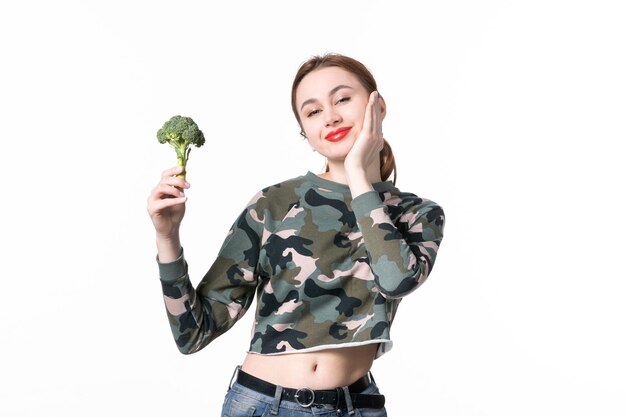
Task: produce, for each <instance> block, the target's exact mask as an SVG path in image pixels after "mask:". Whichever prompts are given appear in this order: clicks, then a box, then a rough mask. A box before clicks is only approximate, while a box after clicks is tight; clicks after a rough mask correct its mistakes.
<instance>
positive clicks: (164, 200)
mask: <svg viewBox="0 0 626 417" xmlns="http://www.w3.org/2000/svg"><path fill="white" fill-rule="evenodd" d="M182 171H183V168H182V167H179V166H176V167H174V168H170V169H168V170H166V171H163V174H162V175H161V181H159V184H157V186H156V187H154V189H153V190H152V192H151V193H150V195H149V196H148V214H149V215H150V219H151V220H152V224H153V225H154V228H155V229H156V233H157V239H164V240H173V241H177V240H178V232H179V230H180V224H181V222H182V220H183V216H184V215H185V202H186V201H187V197H185V194H184V192H183V190H184V189H186V188H189V183H188V182H186V181H185V180H183V179H181V178H177V177H176V175H177V174H180V173H181V172H182Z"/></svg>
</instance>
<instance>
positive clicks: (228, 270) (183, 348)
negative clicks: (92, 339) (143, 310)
mask: <svg viewBox="0 0 626 417" xmlns="http://www.w3.org/2000/svg"><path fill="white" fill-rule="evenodd" d="M171 174H173V175H176V172H174V170H168V171H166V172H165V173H164V175H163V178H162V180H161V183H160V184H159V185H158V186H157V187H156V188H155V190H154V191H153V193H152V194H151V196H150V198H149V199H148V212H149V213H150V215H151V218H152V220H153V222H154V223H155V228H156V229H157V250H158V255H157V263H158V266H159V275H160V279H161V285H162V289H163V297H164V301H165V307H166V311H167V315H168V318H169V323H170V327H171V330H172V335H173V336H174V339H175V341H176V345H177V346H178V349H179V350H180V352H182V353H184V354H189V353H194V352H197V351H199V350H200V349H202V348H203V347H205V346H206V345H208V344H209V343H210V342H211V341H212V340H214V339H215V338H216V337H218V336H219V335H221V334H223V333H224V332H226V331H227V330H228V329H230V328H231V327H232V326H233V325H234V324H235V322H236V321H237V320H239V318H241V317H242V316H243V314H244V313H245V311H246V310H247V309H248V307H249V306H250V304H251V303H252V300H253V298H254V292H255V288H256V283H257V272H256V266H257V263H258V254H259V244H260V240H261V236H262V231H263V223H262V221H261V220H259V217H258V214H257V213H256V210H255V203H256V201H257V200H258V198H259V197H260V193H259V194H258V195H257V196H255V198H254V199H253V200H252V201H251V202H250V204H249V205H248V206H247V207H246V209H245V210H244V211H243V212H242V213H241V214H240V215H239V217H238V218H237V220H236V221H235V223H234V224H233V225H232V227H231V229H230V232H229V233H228V236H227V237H226V239H225V241H224V243H223V244H222V247H221V249H220V251H219V253H218V255H217V258H216V260H215V262H214V263H213V265H212V266H211V268H210V269H209V271H208V272H207V273H206V275H205V276H204V278H203V279H202V281H201V282H200V284H199V285H198V287H197V288H194V287H193V285H192V283H191V280H190V278H189V272H188V266H187V262H186V261H185V257H184V253H183V250H182V247H181V244H180V240H179V238H178V236H179V233H178V229H179V226H180V222H181V220H182V214H184V201H185V200H184V199H182V198H181V194H182V192H181V191H180V190H178V189H177V188H176V187H181V188H182V187H184V188H187V187H188V186H189V185H188V184H187V183H185V182H184V181H182V180H180V179H171V178H169V177H170V176H171ZM181 181H182V183H181ZM169 187H172V188H173V189H171V188H169ZM168 193H169V194H168ZM175 199H176V200H178V202H174V201H167V200H175Z"/></svg>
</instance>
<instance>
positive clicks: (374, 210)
mask: <svg viewBox="0 0 626 417" xmlns="http://www.w3.org/2000/svg"><path fill="white" fill-rule="evenodd" d="M400 205H401V206H404V207H401V209H402V210H403V211H402V214H401V215H399V216H397V217H398V218H397V220H396V222H395V223H394V222H393V221H392V220H391V218H390V216H389V209H388V207H387V206H386V205H385V204H383V202H382V200H381V197H380V195H379V193H378V192H376V191H370V192H367V193H364V194H361V195H359V196H357V197H355V198H354V199H353V200H352V209H353V211H354V213H355V216H356V219H357V224H358V226H359V230H360V231H361V232H362V233H363V240H364V242H365V247H366V249H367V253H368V256H369V261H370V266H371V268H372V271H373V272H374V277H375V280H376V283H377V285H378V287H379V289H380V291H381V293H382V294H383V295H384V296H386V297H388V298H401V297H404V296H405V295H407V294H409V293H410V292H412V291H414V290H415V289H416V288H417V287H419V286H420V285H421V284H422V283H423V282H424V281H425V280H426V278H427V277H428V275H429V274H430V272H431V271H432V268H433V266H434V264H435V259H436V257H437V251H438V249H439V245H440V244H441V240H442V238H443V229H444V223H445V215H444V212H443V209H442V208H441V207H440V206H438V205H437V204H435V203H434V202H432V201H427V200H422V199H421V198H419V197H416V196H409V195H405V196H404V198H403V199H402V201H401V203H400ZM399 208H400V207H399ZM394 217H396V216H394Z"/></svg>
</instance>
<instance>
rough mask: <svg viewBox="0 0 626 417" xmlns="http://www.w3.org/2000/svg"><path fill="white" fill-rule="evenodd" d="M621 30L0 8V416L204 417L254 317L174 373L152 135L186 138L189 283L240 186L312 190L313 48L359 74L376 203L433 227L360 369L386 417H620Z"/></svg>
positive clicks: (44, 5) (205, 260)
mask: <svg viewBox="0 0 626 417" xmlns="http://www.w3.org/2000/svg"><path fill="white" fill-rule="evenodd" d="M409 4H411V5H410V6H409ZM625 12H626V8H625V7H624V6H623V3H622V2H619V1H613V2H611V1H594V2H591V1H587V2H584V1H550V0H541V1H503V0H499V1H496V0H493V1H472V2H468V1H437V2H433V1H428V2H426V1H418V2H411V3H409V2H405V3H401V2H391V1H389V2H386V3H384V4H383V3H382V2H376V1H371V0H370V1H367V0H360V1H326V0H319V1H315V2H300V1H283V2H278V1H276V2H268V1H265V2H261V1H230V2H214V3H209V2H200V1H197V2H193V1H178V2H173V1H172V2H163V1H150V2H148V1H142V2H131V1H124V2H123V1H107V2H79V1H74V2H72V1H53V2H52V1H51V2H47V1H22V2H19V3H18V2H3V3H2V5H1V6H0V45H1V60H2V65H1V66H0V75H1V76H0V105H1V108H0V115H1V116H0V118H1V123H0V126H1V128H0V140H1V141H2V146H1V147H0V149H1V151H0V155H1V162H2V164H1V167H2V178H3V192H2V204H1V206H0V210H1V211H2V215H1V218H0V222H1V224H0V226H1V229H0V233H1V236H2V237H1V239H2V241H1V242H2V248H1V251H0V253H1V257H2V258H1V259H2V263H1V265H2V272H1V283H2V287H1V288H2V302H1V303H0V338H1V343H0V349H1V355H0V415H2V416H39V415H54V416H70V415H71V416H74V415H85V416H111V415H121V416H126V415H146V416H167V415H174V414H175V415H181V416H190V417H191V416H207V415H209V416H216V415H218V413H219V411H218V410H219V409H220V407H221V402H222V399H223V395H224V393H225V390H226V387H227V384H228V380H229V378H230V375H231V372H232V370H233V368H234V366H235V365H236V364H238V363H240V362H241V360H242V359H243V356H244V351H245V349H246V347H247V344H248V340H249V339H248V338H249V331H250V325H251V323H252V321H251V320H252V315H251V314H249V315H248V316H246V317H245V318H244V319H243V320H242V322H241V323H238V324H237V326H235V328H234V329H233V330H232V331H231V332H230V333H228V334H226V335H224V336H223V337H221V338H220V339H218V340H217V341H216V342H215V343H214V344H212V345H210V346H209V347H208V348H206V349H205V350H203V351H201V352H200V353H198V354H195V355H191V356H184V355H181V354H179V353H178V351H177V349H176V347H175V344H174V341H173V339H172V337H171V335H170V330H169V326H168V323H167V319H166V315H165V309H164V306H163V300H162V297H161V289H160V284H159V281H158V271H157V266H156V263H155V260H154V256H155V246H154V233H153V229H152V225H151V223H150V221H149V218H148V216H147V213H146V210H145V201H146V197H147V195H148V193H149V191H150V189H151V188H152V187H153V186H154V185H155V184H156V182H157V181H158V178H159V175H160V172H161V171H162V170H163V169H165V168H167V167H169V166H171V165H173V164H174V163H175V155H174V151H173V150H172V149H171V148H169V147H167V146H165V145H159V144H158V143H157V140H156V136H155V135H156V131H157V130H158V128H160V127H161V125H162V124H163V122H164V121H165V120H167V119H168V118H169V117H170V116H172V115H174V114H182V115H188V116H191V117H193V118H194V119H195V120H196V122H197V123H198V124H199V126H200V128H201V129H202V130H203V131H204V133H205V135H206V137H207V144H206V145H205V147H204V148H202V149H199V150H194V151H193V152H192V154H191V160H190V166H189V181H190V182H191V184H192V188H191V189H190V190H189V192H188V196H189V203H188V212H187V216H186V219H185V223H184V228H183V230H182V238H183V244H184V246H185V249H186V255H187V257H188V260H189V262H190V272H191V275H192V281H194V282H195V283H197V282H198V281H199V279H200V278H201V276H202V275H203V274H204V272H205V271H206V269H207V268H208V267H209V266H210V264H211V263H212V261H213V259H214V256H215V254H216V252H217V250H218V248H219V246H220V245H221V243H222V240H223V238H224V236H225V234H226V232H227V231H228V228H229V227H230V225H231V223H232V221H233V220H234V219H235V217H236V215H237V214H238V213H239V211H240V210H241V209H242V208H243V205H244V204H245V203H246V202H247V201H248V200H249V198H250V197H251V196H252V195H253V194H254V193H255V192H256V191H257V190H259V189H260V188H262V187H265V186H267V185H270V184H274V183H276V182H278V181H280V180H283V179H286V178H290V177H293V176H297V175H300V174H303V173H304V172H306V171H307V170H312V171H314V172H319V171H320V169H321V167H322V164H323V161H322V160H321V159H319V156H318V155H317V154H314V153H313V152H311V151H310V148H309V147H308V145H307V144H306V142H303V141H302V140H301V139H300V137H299V135H298V131H299V129H298V127H297V124H296V122H295V120H294V118H293V115H292V113H291V108H290V88H291V82H292V78H293V76H294V74H295V72H296V70H297V68H298V66H299V65H300V64H301V63H302V62H303V61H305V60H306V59H308V58H309V57H310V56H311V55H314V54H320V53H324V52H340V53H344V54H347V55H350V56H353V57H355V58H357V59H359V60H361V61H362V62H364V63H365V64H366V65H367V66H368V67H369V68H370V69H371V70H372V72H373V73H374V75H375V77H376V78H377V81H378V84H379V89H380V91H381V93H382V95H383V96H384V97H385V99H386V101H387V104H388V117H387V118H386V119H385V123H384V131H385V136H386V138H387V139H388V140H389V142H390V143H391V145H392V146H393V149H394V152H395V154H396V156H397V160H398V167H399V169H398V171H399V172H398V174H399V179H398V186H399V187H400V188H401V189H403V190H406V191H411V192H414V193H416V194H418V195H421V196H423V197H427V198H430V199H432V200H435V201H437V202H438V203H440V204H441V205H442V206H443V207H444V210H445V212H446V215H447V224H446V236H445V239H444V241H443V244H442V246H441V250H440V255H439V257H438V260H437V265H436V267H435V269H434V270H433V273H432V275H431V277H430V280H429V281H428V282H427V283H426V284H425V285H424V286H423V287H421V288H420V289H419V290H418V291H416V292H415V293H413V294H411V295H410V297H407V298H406V299H405V300H404V302H403V304H402V305H401V307H400V310H399V312H398V316H397V319H396V322H395V323H394V327H393V329H392V330H393V333H392V334H393V338H394V340H395V347H394V349H393V350H392V351H391V352H390V353H389V354H388V355H386V356H383V357H382V358H381V359H379V360H377V361H376V362H375V364H374V368H373V372H374V375H375V376H376V378H377V381H378V383H379V385H380V386H381V387H382V390H383V391H384V393H385V394H386V395H387V398H388V410H389V414H390V416H400V415H411V416H420V415H422V416H431V417H434V416H476V417H487V416H494V417H496V416H498V417H500V416H511V417H513V416H529V415H532V416H554V415H568V416H591V415H600V416H623V415H625V414H626V402H624V397H625V393H626V380H625V377H624V375H626V360H625V359H624V352H625V351H626V340H625V325H624V318H625V317H626V307H625V306H624V302H623V299H624V295H625V294H626V284H624V278H626V276H625V273H624V268H623V258H624V249H626V247H625V245H624V234H625V232H626V221H625V220H624V212H625V209H626V204H625V201H624V191H623V188H624V186H623V182H624V180H623V178H625V175H624V174H625V169H624V151H621V150H618V149H621V148H620V145H621V144H620V142H623V141H624V139H625V138H626V137H625V136H626V135H625V133H626V128H625V123H624V116H625V110H626V99H625V97H626V81H625V80H626V77H624V74H626V54H625V42H624V39H626V26H625V25H624V21H625V18H626V13H625ZM621 146H623V145H621ZM409 407H411V408H409Z"/></svg>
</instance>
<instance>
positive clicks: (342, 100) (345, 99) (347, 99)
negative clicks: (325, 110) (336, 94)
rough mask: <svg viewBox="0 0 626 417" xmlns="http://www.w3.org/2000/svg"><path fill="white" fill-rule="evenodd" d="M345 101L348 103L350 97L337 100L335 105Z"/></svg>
mask: <svg viewBox="0 0 626 417" xmlns="http://www.w3.org/2000/svg"><path fill="white" fill-rule="evenodd" d="M346 101H350V97H341V98H340V99H339V100H337V104H339V103H345V102H346Z"/></svg>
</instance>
